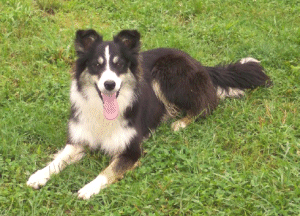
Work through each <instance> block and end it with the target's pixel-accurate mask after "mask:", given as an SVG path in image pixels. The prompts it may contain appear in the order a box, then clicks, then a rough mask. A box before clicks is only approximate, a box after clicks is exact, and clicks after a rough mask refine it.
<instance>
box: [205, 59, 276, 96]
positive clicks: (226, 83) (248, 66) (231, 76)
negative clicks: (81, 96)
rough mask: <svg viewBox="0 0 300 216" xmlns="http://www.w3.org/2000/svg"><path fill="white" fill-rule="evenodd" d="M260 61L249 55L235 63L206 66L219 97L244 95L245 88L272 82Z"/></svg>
mask: <svg viewBox="0 0 300 216" xmlns="http://www.w3.org/2000/svg"><path fill="white" fill-rule="evenodd" d="M259 63H260V62H259V61H258V60H256V59H254V58H251V57H248V58H243V59H241V60H240V61H238V62H236V63H233V64H229V65H225V66H216V67H205V68H206V69H207V70H208V73H209V75H210V77H211V79H212V82H213V85H214V86H215V88H216V90H217V95H218V97H219V98H220V99H224V98H225V97H240V96H243V95H244V91H245V89H254V88H256V87H258V86H270V85H271V84H272V82H271V80H270V78H269V77H268V76H267V75H266V74H265V73H264V68H263V67H262V66H261V65H260V64H259Z"/></svg>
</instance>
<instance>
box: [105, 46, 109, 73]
mask: <svg viewBox="0 0 300 216" xmlns="http://www.w3.org/2000/svg"><path fill="white" fill-rule="evenodd" d="M109 59H110V54H109V45H107V46H106V47H105V60H106V70H110V68H109Z"/></svg>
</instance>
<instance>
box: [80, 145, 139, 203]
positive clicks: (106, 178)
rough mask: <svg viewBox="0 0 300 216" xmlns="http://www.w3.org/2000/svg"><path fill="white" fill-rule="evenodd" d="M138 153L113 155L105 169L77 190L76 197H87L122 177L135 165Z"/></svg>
mask: <svg viewBox="0 0 300 216" xmlns="http://www.w3.org/2000/svg"><path fill="white" fill-rule="evenodd" d="M139 151H140V150H139ZM140 155H141V153H140V152H135V153H133V152H130V153H128V152H127V153H126V154H122V155H118V156H116V157H114V158H113V160H112V162H111V163H110V165H109V166H108V167H107V168H106V169H105V170H103V171H102V172H101V173H100V174H99V175H98V176H97V177H96V178H95V179H94V180H93V181H91V182H90V183H88V184H87V185H85V186H84V187H83V188H81V189H80V190H79V191H78V197H79V198H82V199H89V198H90V197H91V196H92V195H95V194H98V193H99V192H100V190H101V189H103V188H105V187H106V186H108V185H109V184H112V183H114V182H115V181H117V180H118V179H121V178H123V175H124V173H125V172H126V171H128V170H131V169H134V168H135V167H136V165H137V161H138V158H139V157H140Z"/></svg>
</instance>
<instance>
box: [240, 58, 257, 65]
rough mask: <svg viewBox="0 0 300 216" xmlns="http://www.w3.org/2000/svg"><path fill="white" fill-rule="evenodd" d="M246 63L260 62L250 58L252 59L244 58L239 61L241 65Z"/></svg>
mask: <svg viewBox="0 0 300 216" xmlns="http://www.w3.org/2000/svg"><path fill="white" fill-rule="evenodd" d="M247 62H256V63H260V61H258V60H257V59H255V58H252V57H246V58H243V59H241V60H240V63H241V64H245V63H247Z"/></svg>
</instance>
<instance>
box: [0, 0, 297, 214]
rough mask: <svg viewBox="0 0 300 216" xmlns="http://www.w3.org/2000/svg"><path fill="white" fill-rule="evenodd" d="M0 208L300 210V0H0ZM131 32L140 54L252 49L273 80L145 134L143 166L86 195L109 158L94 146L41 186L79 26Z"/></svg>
mask: <svg viewBox="0 0 300 216" xmlns="http://www.w3.org/2000/svg"><path fill="white" fill-rule="evenodd" d="M0 8H1V9H0V10H1V13H0V50H1V51H0V59H1V61H0V117H1V120H0V137H1V138H0V215H18V216H20V215H26V216H27V215H299V214H300V189H299V185H300V164H299V162H300V159H299V157H300V114H299V112H300V16H299V14H300V3H299V1H296V0H295V1H292V0H291V1H287V0H285V1H283V0H276V1H275V0H273V1H272V0H251V1H248V0H231V1H227V0H225V1H222V0H210V1H208V0H206V1H200V0H188V1H178V0H170V1H159V0H153V1H142V0H136V1H114V0H112V1H104V0H102V1H80V0H69V1H58V0H44V1H43V0H36V1H30V0H24V1H15V0H11V1H1V2H0ZM87 28H94V29H96V30H97V31H98V32H100V33H101V34H102V35H103V36H104V39H105V40H111V39H112V36H113V35H115V34H117V33H118V32H119V31H120V30H122V29H137V30H139V31H140V33H141V35H142V47H141V49H142V50H147V49H151V48H157V47H174V48H178V49H182V50H184V51H186V52H188V53H189V54H190V55H192V56H193V57H194V58H196V59H198V60H199V61H200V62H202V63H203V64H204V65H209V66H213V65H217V64H220V63H229V62H232V61H237V60H239V59H241V58H243V57H248V56H251V57H254V58H257V59H259V60H260V61H261V64H262V65H263V66H264V67H265V70H266V73H267V74H268V75H269V76H270V77H271V78H272V80H273V86H272V87H270V88H258V89H256V90H254V91H251V92H250V91H249V92H247V93H246V96H245V97H244V98H242V99H226V100H225V101H222V102H221V103H220V105H219V107H218V109H217V110H216V111H215V112H214V113H213V114H212V115H210V116H209V117H208V118H207V119H205V120H200V121H197V122H194V123H193V124H191V125H190V126H189V127H188V128H186V129H185V130H182V131H179V132H176V133H174V132H172V131H171V130H170V124H171V122H172V121H171V122H166V123H164V124H163V125H162V126H161V127H160V128H159V129H158V130H157V131H156V133H155V134H154V135H153V136H152V137H151V138H150V139H149V140H147V141H146V142H145V143H144V144H143V146H144V155H143V157H142V158H141V160H140V162H141V165H140V166H139V167H138V168H136V169H135V170H134V171H130V172H128V173H127V174H126V175H125V178H124V179H123V180H121V181H119V182H117V183H116V184H114V185H112V186H110V187H108V188H106V189H104V190H102V191H101V192H100V193H99V194H98V195H96V196H94V197H92V198H91V199H90V200H88V201H86V200H79V199H78V198H77V196H76V193H77V191H78V190H79V189H80V188H81V187H83V186H84V185H85V184H86V183H88V182H89V181H91V180H92V179H94V178H95V177H96V176H97V175H98V173H99V172H100V171H101V170H102V169H104V168H105V167H106V166H107V165H108V163H109V157H107V156H105V155H103V154H102V153H101V152H99V153H98V152H96V153H89V154H87V156H86V157H85V158H84V159H83V160H81V161H80V162H78V163H76V164H75V165H71V166H69V167H67V168H66V169H65V170H64V171H63V172H62V173H61V174H60V175H57V176H54V177H53V178H52V179H51V180H50V181H49V182H48V184H47V185H46V186H45V187H43V188H42V189H40V190H33V189H32V188H29V187H27V186H26V181H27V180H28V178H29V176H30V175H31V174H32V173H33V172H34V171H36V170H37V169H40V168H42V167H44V166H45V165H46V164H47V163H48V162H50V160H51V159H50V157H49V155H52V154H53V153H55V152H56V151H57V150H59V149H61V148H62V147H63V146H64V145H65V142H66V127H67V121H68V117H69V111H70V106H69V86H70V78H71V74H70V71H71V68H72V64H73V62H74V60H75V58H76V56H75V51H74V47H73V40H74V36H75V32H76V30H78V29H87Z"/></svg>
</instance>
